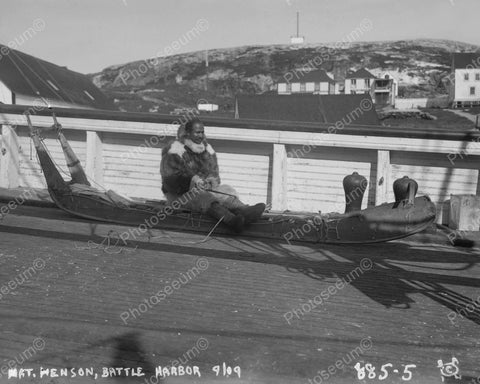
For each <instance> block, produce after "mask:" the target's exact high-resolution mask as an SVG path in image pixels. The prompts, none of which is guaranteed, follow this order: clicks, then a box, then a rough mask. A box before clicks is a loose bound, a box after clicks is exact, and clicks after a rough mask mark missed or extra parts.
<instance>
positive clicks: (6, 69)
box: [0, 45, 113, 109]
mask: <svg viewBox="0 0 480 384" xmlns="http://www.w3.org/2000/svg"><path fill="white" fill-rule="evenodd" d="M0 52H1V53H2V55H1V57H0V103H3V104H20V105H35V106H39V105H42V103H48V105H50V106H52V107H66V108H83V109H113V103H112V102H111V101H110V100H109V98H108V97H107V96H106V95H105V94H104V93H103V92H102V91H100V90H99V89H98V88H97V87H96V86H95V85H94V84H93V83H92V82H91V81H90V79H89V78H88V76H86V75H83V74H81V73H78V72H74V71H71V70H69V69H67V68H66V67H60V66H58V65H55V64H52V63H49V62H48V61H44V60H41V59H38V58H36V57H34V56H31V55H27V54H25V53H22V52H19V51H16V50H13V49H10V48H8V47H6V46H4V45H0Z"/></svg>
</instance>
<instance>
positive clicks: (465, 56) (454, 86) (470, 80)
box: [450, 52, 480, 107]
mask: <svg viewBox="0 0 480 384" xmlns="http://www.w3.org/2000/svg"><path fill="white" fill-rule="evenodd" d="M450 79H451V86H450V101H451V103H452V105H453V107H462V106H472V105H480V53H473V52H471V53H454V54H453V60H452V73H451V77H450Z"/></svg>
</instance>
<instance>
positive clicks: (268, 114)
mask: <svg viewBox="0 0 480 384" xmlns="http://www.w3.org/2000/svg"><path fill="white" fill-rule="evenodd" d="M237 106H238V117H239V118H240V119H261V120H286V121H304V122H320V123H333V124H334V123H336V122H337V121H342V120H343V121H346V122H349V123H351V124H352V125H356V124H358V125H380V121H379V119H378V116H377V112H376V111H375V108H374V107H373V103H372V98H371V97H370V95H369V94H364V95H361V94H356V95H311V94H298V95H270V94H268V95H254V96H238V97H237ZM368 106H370V107H371V108H366V107H368Z"/></svg>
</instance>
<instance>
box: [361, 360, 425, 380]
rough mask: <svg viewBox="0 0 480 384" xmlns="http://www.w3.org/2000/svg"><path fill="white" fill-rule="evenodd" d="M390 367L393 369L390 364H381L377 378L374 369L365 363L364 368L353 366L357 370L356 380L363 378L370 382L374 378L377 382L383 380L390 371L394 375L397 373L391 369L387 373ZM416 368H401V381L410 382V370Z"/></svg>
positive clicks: (412, 365)
mask: <svg viewBox="0 0 480 384" xmlns="http://www.w3.org/2000/svg"><path fill="white" fill-rule="evenodd" d="M392 367H393V364H390V363H387V364H383V365H382V366H381V367H380V373H379V374H378V377H377V372H376V371H375V367H374V366H373V365H372V364H369V363H367V364H365V366H363V367H362V364H361V363H357V364H355V367H354V368H355V369H356V370H357V378H358V379H359V380H363V379H365V378H367V379H371V380H372V379H375V378H378V380H385V379H386V378H387V377H388V375H389V373H390V372H391V371H393V372H394V373H396V374H397V373H399V371H398V370H397V369H393V370H392V369H391V370H390V372H389V370H388V368H392ZM416 367H417V366H416V365H415V364H407V365H405V366H404V368H403V373H402V380H403V381H409V380H411V379H412V377H413V374H412V371H411V369H413V368H416Z"/></svg>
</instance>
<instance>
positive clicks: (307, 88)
mask: <svg viewBox="0 0 480 384" xmlns="http://www.w3.org/2000/svg"><path fill="white" fill-rule="evenodd" d="M305 91H306V92H308V93H313V92H315V83H306V84H305Z"/></svg>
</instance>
